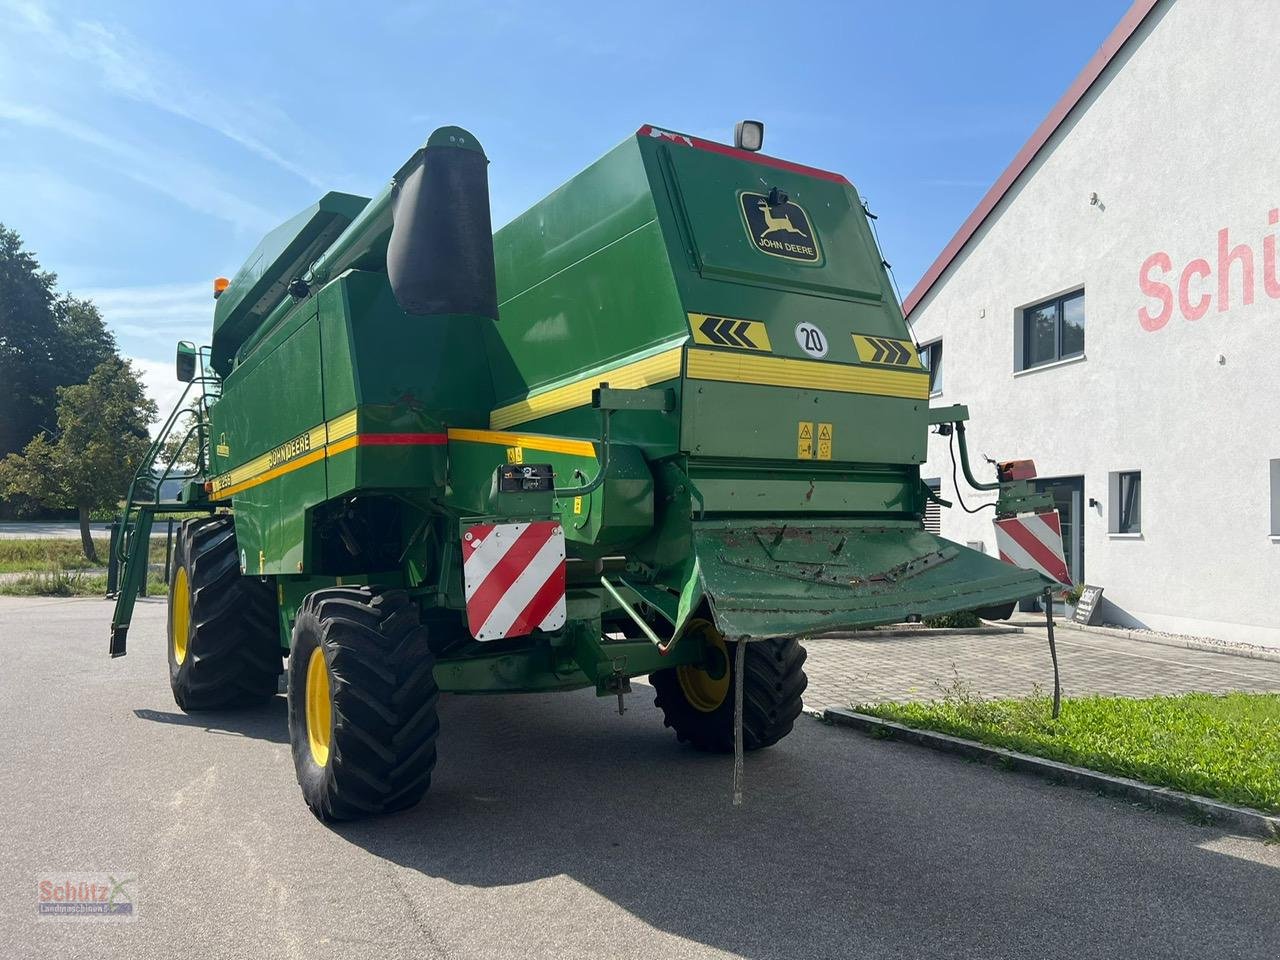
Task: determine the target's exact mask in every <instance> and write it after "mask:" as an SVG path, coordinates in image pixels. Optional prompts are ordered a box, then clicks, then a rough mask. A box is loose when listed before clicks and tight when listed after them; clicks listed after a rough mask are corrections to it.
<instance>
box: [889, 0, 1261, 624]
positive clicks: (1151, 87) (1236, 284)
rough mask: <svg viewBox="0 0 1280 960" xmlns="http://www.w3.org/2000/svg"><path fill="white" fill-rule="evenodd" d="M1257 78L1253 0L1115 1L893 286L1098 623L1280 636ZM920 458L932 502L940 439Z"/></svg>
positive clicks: (952, 393) (965, 528) (956, 520)
mask: <svg viewBox="0 0 1280 960" xmlns="http://www.w3.org/2000/svg"><path fill="white" fill-rule="evenodd" d="M1277 90H1280V2H1277V0H1229V2H1223V0H1138V2H1136V3H1134V4H1133V6H1132V8H1130V10H1129V12H1128V13H1127V14H1126V15H1125V17H1124V19H1123V20H1122V21H1121V23H1120V24H1119V26H1117V28H1116V29H1115V31H1114V32H1113V33H1112V34H1111V36H1110V37H1108V38H1107V40H1106V41H1105V42H1104V44H1103V45H1102V47H1101V48H1100V49H1099V51H1098V53H1097V54H1096V55H1095V56H1094V58H1093V59H1092V60H1091V61H1090V62H1089V64H1088V65H1087V66H1086V67H1085V69H1084V71H1083V73H1082V74H1081V75H1080V77H1079V78H1078V79H1077V80H1076V82H1075V84H1073V86H1072V87H1071V89H1070V90H1069V91H1067V93H1066V94H1065V95H1064V96H1063V98H1062V99H1061V100H1060V101H1059V102H1058V104H1057V105H1056V106H1055V107H1054V109H1053V110H1052V112H1051V113H1050V114H1049V116H1048V117H1047V118H1046V119H1045V121H1044V123H1043V124H1042V125H1041V126H1040V127H1039V128H1038V129H1037V130H1036V131H1035V133H1034V134H1033V135H1032V137H1031V139H1030V140H1029V141H1028V143H1027V144H1026V145H1025V146H1024V147H1023V149H1022V151H1021V152H1020V153H1019V154H1018V156H1017V157H1016V158H1015V159H1014V161H1013V163H1012V164H1011V165H1010V166H1009V168H1008V169H1007V170H1006V171H1005V172H1004V174H1003V175H1002V176H1001V177H1000V178H999V180H998V181H997V182H996V183H995V185H994V186H993V187H992V188H991V190H990V191H989V192H988V193H987V195H986V196H985V197H984V198H983V200H982V202H981V203H980V204H979V206H978V208H977V209H976V210H975V211H974V212H973V214H972V215H971V216H970V217H969V219H968V220H967V221H966V222H965V223H964V225H963V226H962V227H961V228H960V230H959V232H958V233H957V234H956V236H955V237H954V238H953V239H952V241H951V243H950V244H948V246H947V247H946V249H945V250H944V251H943V253H942V254H941V256H939V258H938V259H937V261H936V262H935V263H934V264H933V266H932V267H931V268H930V269H929V271H928V272H927V273H926V274H925V276H924V278H923V279H922V280H921V281H920V283H919V284H918V285H917V286H916V288H915V289H914V290H913V291H912V292H911V294H910V296H908V297H907V299H906V302H905V304H904V307H905V309H906V310H907V312H908V315H909V318H910V320H911V321H912V325H913V328H914V331H915V336H916V338H917V340H918V342H919V343H920V344H921V351H922V355H924V356H925V357H926V358H927V359H930V360H932V362H933V363H934V366H935V367H936V369H935V370H934V376H935V378H936V379H935V383H934V393H935V396H934V399H933V400H932V404H933V405H934V406H945V405H948V404H951V403H963V404H967V405H968V407H969V409H970V411H971V421H970V429H969V432H968V439H969V446H970V450H971V454H972V455H973V458H974V461H975V470H979V471H980V468H982V467H983V466H984V465H982V464H981V460H980V456H979V455H980V454H982V453H986V454H988V455H990V456H991V457H993V458H997V459H1015V458H1019V459H1020V458H1031V459H1034V461H1035V463H1036V466H1037V468H1038V472H1039V476H1040V477H1041V478H1043V479H1042V480H1041V481H1040V482H1041V484H1042V485H1043V487H1044V488H1045V489H1048V490H1050V491H1052V493H1053V494H1054V497H1055V499H1056V501H1057V503H1058V507H1059V510H1060V511H1061V512H1062V520H1063V539H1064V546H1065V550H1066V555H1067V559H1068V563H1069V565H1070V569H1071V571H1072V574H1073V578H1074V579H1075V580H1077V581H1082V582H1087V583H1090V584H1096V585H1099V586H1102V587H1103V588H1104V590H1105V595H1104V596H1105V600H1106V601H1107V602H1106V603H1105V604H1104V606H1103V609H1102V614H1103V618H1104V619H1105V620H1106V621H1108V622H1112V623H1121V624H1126V625H1133V626H1138V625H1141V626H1147V627H1150V628H1153V629H1157V630H1166V631H1172V632H1177V633H1187V634H1195V635H1201V636H1210V637H1217V638H1220V639H1224V640H1236V641H1245V642H1250V643H1258V644H1266V645H1269V646H1275V647H1280V615H1278V614H1277V606H1278V604H1277V598H1278V597H1280V382H1278V379H1277V378H1278V374H1277V371H1278V370H1280V264H1278V263H1277V250H1276V247H1277V237H1278V236H1280V109H1277V107H1276V102H1275V100H1276V91H1277ZM923 475H924V476H925V477H926V478H927V479H930V480H936V481H937V483H938V485H939V487H940V489H941V495H942V496H943V497H944V498H945V499H948V500H953V501H954V500H955V487H954V484H953V482H952V467H951V460H950V455H949V452H948V446H947V442H946V440H945V439H944V438H942V437H938V436H933V437H931V439H930V447H929V460H928V463H927V464H926V465H925V467H924V468H923ZM980 475H981V474H980ZM960 495H961V497H963V499H964V502H965V504H966V505H967V506H969V507H970V508H973V507H975V506H977V505H978V504H980V503H984V502H987V501H989V500H990V499H991V497H990V496H989V495H978V494H975V493H973V492H972V491H968V490H967V488H966V487H965V486H964V482H963V479H961V491H960ZM991 514H992V511H991V510H989V509H988V510H982V511H981V512H980V513H978V514H968V513H965V512H963V511H962V510H961V509H960V507H959V506H958V505H957V506H954V507H953V508H952V509H950V510H945V511H943V513H942V520H941V525H942V533H943V535H944V536H946V537H948V538H949V539H952V540H956V541H958V542H961V543H965V542H969V543H971V544H975V545H976V544H977V543H981V544H982V546H983V548H984V549H985V550H986V552H987V553H994V552H995V548H994V535H993V531H992V525H991Z"/></svg>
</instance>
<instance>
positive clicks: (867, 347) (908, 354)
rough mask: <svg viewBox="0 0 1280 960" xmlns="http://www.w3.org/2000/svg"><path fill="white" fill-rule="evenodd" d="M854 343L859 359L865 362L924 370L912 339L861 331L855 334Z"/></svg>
mask: <svg viewBox="0 0 1280 960" xmlns="http://www.w3.org/2000/svg"><path fill="white" fill-rule="evenodd" d="M853 345H854V347H855V348H856V349H857V351H858V359H859V360H861V361H862V362H863V363H879V364H883V365H885V366H888V367H909V368H910V369H912V370H923V369H924V366H923V365H922V364H921V363H920V357H919V355H918V354H917V353H916V346H915V344H914V343H912V342H911V341H910V340H898V339H896V338H894V337H868V336H864V335H862V334H860V333H855V334H854V335H853Z"/></svg>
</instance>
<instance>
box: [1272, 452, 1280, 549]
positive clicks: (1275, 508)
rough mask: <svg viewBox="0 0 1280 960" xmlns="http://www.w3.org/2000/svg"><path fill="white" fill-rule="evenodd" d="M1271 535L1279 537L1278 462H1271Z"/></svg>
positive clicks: (1279, 469) (1279, 494) (1279, 491)
mask: <svg viewBox="0 0 1280 960" xmlns="http://www.w3.org/2000/svg"><path fill="white" fill-rule="evenodd" d="M1271 535H1272V536H1273V537H1280V460H1272V461H1271Z"/></svg>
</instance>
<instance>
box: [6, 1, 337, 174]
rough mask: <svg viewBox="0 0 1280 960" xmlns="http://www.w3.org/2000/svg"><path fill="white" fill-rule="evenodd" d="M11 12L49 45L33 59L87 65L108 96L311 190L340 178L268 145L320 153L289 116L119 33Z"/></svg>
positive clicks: (36, 10) (20, 6)
mask: <svg viewBox="0 0 1280 960" xmlns="http://www.w3.org/2000/svg"><path fill="white" fill-rule="evenodd" d="M6 8H7V9H8V11H9V13H11V14H13V17H11V18H10V23H11V24H12V25H13V26H16V27H19V28H21V29H22V30H23V32H24V33H25V34H26V35H27V37H28V38H33V39H35V40H37V41H38V43H39V44H40V45H42V46H43V48H44V49H43V50H40V51H33V52H32V53H33V54H34V55H38V56H40V58H41V59H42V60H43V61H45V62H46V63H47V62H48V60H49V58H50V55H51V54H52V55H54V56H57V57H61V58H63V59H66V60H73V61H77V62H79V63H83V64H88V65H89V66H90V67H92V68H93V69H94V70H96V71H97V74H98V77H99V79H100V80H101V83H102V87H103V88H104V89H106V90H107V91H108V92H110V93H113V94H115V95H117V96H121V97H126V98H128V99H131V100H135V101H137V102H139V103H145V104H147V105H148V106H151V107H154V108H156V109H158V110H161V111H163V112H165V113H168V114H171V115H172V116H175V117H180V118H181V119H183V120H187V121H189V122H191V123H195V124H197V125H199V126H201V127H204V128H205V129H207V130H211V131H213V132H215V133H217V134H220V135H221V136H223V137H226V138H227V139H228V140H230V141H231V142H233V143H235V144H238V145H239V146H241V147H243V148H244V149H246V150H248V151H249V152H250V153H253V154H254V155H255V156H258V157H259V158H261V159H263V160H266V161H267V162H268V163H271V164H274V165H275V166H277V167H279V168H280V169H282V170H285V171H287V172H289V173H291V174H293V175H295V176H297V177H300V178H301V179H303V180H305V181H306V182H307V183H309V184H311V185H312V186H316V187H321V188H324V187H326V185H327V184H330V183H332V182H334V180H335V179H336V178H335V177H334V176H332V175H327V174H325V173H323V172H320V171H317V170H315V169H313V168H312V167H311V166H310V165H308V164H305V163H303V162H302V161H301V160H299V159H298V158H296V157H290V156H286V155H285V154H283V153H282V152H281V151H279V150H278V149H277V148H275V147H273V146H272V145H271V144H270V143H268V142H267V139H266V136H265V131H271V132H272V133H273V134H274V135H275V136H277V137H279V138H280V139H281V140H284V141H287V142H289V143H293V144H303V145H304V146H302V147H300V148H299V152H300V153H303V154H305V155H307V156H313V155H315V153H316V152H317V150H318V147H317V145H316V144H312V143H308V142H307V140H306V137H305V135H304V133H303V131H302V130H301V129H300V128H299V127H298V126H297V125H296V124H294V123H293V121H292V120H291V119H290V118H289V117H288V116H287V115H286V114H285V113H284V112H283V111H281V110H279V109H276V108H274V107H272V106H271V105H270V104H268V103H265V102H263V101H262V100H261V99H248V98H236V99H235V100H234V102H233V101H232V100H229V99H227V98H224V97H222V96H219V94H218V93H217V92H216V91H215V90H214V89H213V86H212V84H213V83H215V82H216V80H211V79H209V78H196V77H192V76H190V75H189V74H188V72H187V71H186V70H184V69H183V68H182V67H181V66H180V65H179V64H177V63H176V62H174V61H173V60H171V59H170V58H168V57H166V56H164V55H163V54H161V53H158V52H155V51H152V50H149V49H147V48H146V47H144V46H143V45H142V44H140V43H139V42H138V41H137V40H136V39H135V38H134V37H133V36H132V35H131V34H130V33H129V32H128V31H127V30H125V29H123V28H121V27H119V26H111V25H107V24H104V23H101V22H98V21H91V20H72V21H59V20H56V19H55V18H54V16H53V15H52V14H51V13H50V12H49V9H48V8H47V7H45V6H42V5H40V4H36V3H30V2H24V0H3V2H0V10H3V9H6Z"/></svg>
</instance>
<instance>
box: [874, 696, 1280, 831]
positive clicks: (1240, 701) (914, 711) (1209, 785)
mask: <svg viewBox="0 0 1280 960" xmlns="http://www.w3.org/2000/svg"><path fill="white" fill-rule="evenodd" d="M854 709H855V710H857V711H858V712H859V713H866V714H870V715H872V716H876V717H881V718H883V719H885V720H894V721H896V722H898V723H902V724H905V725H907V726H909V727H916V728H920V729H925V730H937V731H939V732H941V733H948V734H951V735H952V736H956V737H963V738H964V739H966V740H977V741H979V742H980V743H985V744H990V745H993V746H998V747H1006V748H1009V749H1011V750H1018V751H1020V752H1022V753H1029V754H1033V755H1034V756H1037V757H1046V758H1048V759H1050V760H1059V761H1061V762H1063V763H1069V764H1073V765H1075V766H1079V767H1088V768H1089V769H1091V770H1099V771H1101V772H1103V773H1110V774H1116V775H1119V776H1122V777H1130V778H1132V779H1134V780H1141V781H1143V782H1145V783H1151V784H1155V785H1157V786H1163V787H1172V788H1174V789H1176V790H1182V791H1184V792H1186V793H1194V794H1199V795H1200V796H1204V797H1212V798H1214V799H1217V800H1224V801H1226V802H1228V803H1235V804H1240V805H1242V806H1246V807H1253V808H1255V809H1257V810H1264V811H1266V812H1268V813H1280V694H1274V693H1229V694H1225V695H1215V694H1208V693H1189V694H1183V695H1181V696H1169V697H1146V698H1143V699H1127V698H1124V697H1080V698H1073V699H1069V700H1065V701H1063V704H1062V715H1061V716H1060V717H1059V718H1058V719H1057V720H1054V719H1053V718H1052V716H1051V712H1052V708H1051V701H1050V700H1049V698H1048V697H1045V696H1040V695H1035V696H1032V697H1028V698H1026V699H1009V700H982V699H980V698H978V697H976V696H973V695H970V694H966V693H964V692H960V693H952V694H951V695H949V696H948V697H947V698H946V699H943V700H937V701H932V702H929V703H877V704H866V703H863V704H856V705H854Z"/></svg>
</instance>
